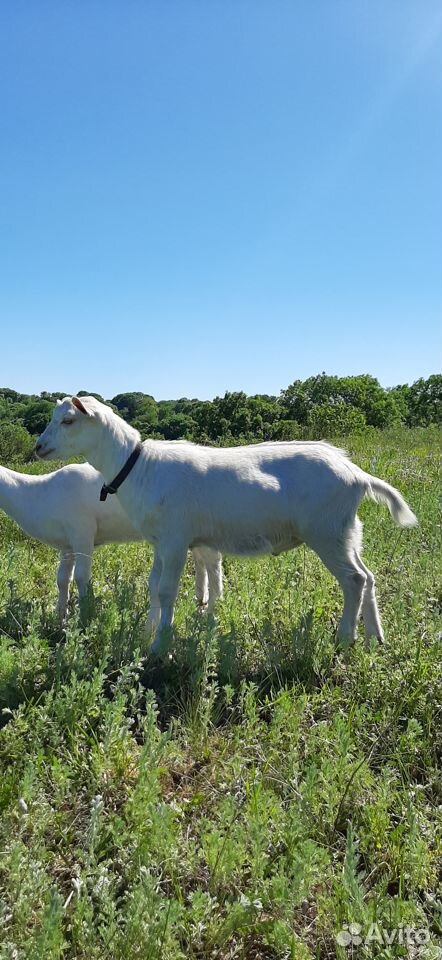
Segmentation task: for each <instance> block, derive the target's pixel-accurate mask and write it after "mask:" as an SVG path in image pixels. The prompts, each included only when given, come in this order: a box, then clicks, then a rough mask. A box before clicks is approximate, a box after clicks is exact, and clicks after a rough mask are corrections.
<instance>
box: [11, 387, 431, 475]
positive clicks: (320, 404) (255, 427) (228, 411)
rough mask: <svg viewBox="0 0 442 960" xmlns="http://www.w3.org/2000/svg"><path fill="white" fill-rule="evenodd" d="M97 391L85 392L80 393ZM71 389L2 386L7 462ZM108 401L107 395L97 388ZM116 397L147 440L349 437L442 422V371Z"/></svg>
mask: <svg viewBox="0 0 442 960" xmlns="http://www.w3.org/2000/svg"><path fill="white" fill-rule="evenodd" d="M89 392H90V391H87V390H80V391H79V396H82V395H83V396H84V395H87V394H88V393H89ZM65 395H66V394H65V393H64V392H55V393H49V392H46V391H44V392H43V393H41V394H40V395H39V396H37V395H34V394H24V393H18V392H17V391H16V390H12V389H10V388H8V387H3V388H0V460H1V461H2V462H3V463H7V462H8V461H13V460H15V461H20V460H26V459H27V458H28V457H29V456H30V454H31V451H32V447H33V445H34V441H35V437H36V436H38V435H39V434H40V433H41V431H42V430H43V429H44V427H45V426H46V424H47V423H48V421H49V419H50V417H51V415H52V410H53V406H54V403H55V401H56V400H57V399H59V398H62V397H64V396H65ZM94 396H96V397H97V398H98V399H99V400H103V399H104V398H103V397H101V396H100V395H99V394H94ZM106 402H108V403H110V404H111V405H112V406H113V407H114V409H115V410H116V411H117V412H118V413H120V414H121V416H122V417H124V419H125V420H127V421H128V422H129V423H131V424H132V426H134V427H135V428H136V429H137V430H139V431H140V434H141V436H142V438H143V439H144V438H146V437H153V438H157V439H164V440H180V439H186V440H194V441H197V442H199V443H212V444H221V445H228V444H236V443H242V442H249V443H250V442H256V441H262V440H298V439H320V438H327V437H342V436H345V435H346V434H349V433H352V432H354V431H362V430H364V429H366V428H367V427H375V428H377V429H381V430H382V429H385V428H386V427H391V426H394V425H396V424H404V425H405V426H409V427H413V426H428V425H430V424H441V423H442V375H439V374H435V375H433V376H431V377H428V378H427V379H422V378H421V379H419V380H416V381H415V383H413V384H411V385H408V384H401V385H399V386H396V387H391V388H389V389H385V388H384V387H382V386H381V385H380V383H379V382H378V380H376V378H375V377H372V376H370V375H369V374H362V375H360V376H354V377H334V376H329V375H328V374H325V373H321V374H319V375H318V376H315V377H308V379H307V380H294V382H293V383H291V384H290V386H288V387H287V388H286V389H285V390H282V391H281V393H280V394H279V396H271V395H268V394H264V393H259V394H255V395H253V396H248V395H247V394H246V393H244V392H243V391H238V392H233V393H232V392H227V393H225V394H224V396H223V397H215V399H214V400H197V399H188V398H187V397H182V398H181V399H179V400H155V399H154V397H152V396H151V395H150V394H147V393H142V392H139V391H135V392H128V393H118V394H117V395H116V396H115V397H112V399H111V400H107V401H106Z"/></svg>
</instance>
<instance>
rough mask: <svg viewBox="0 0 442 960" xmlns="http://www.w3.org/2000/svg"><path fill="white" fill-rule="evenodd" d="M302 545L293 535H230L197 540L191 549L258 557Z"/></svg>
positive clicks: (276, 553)
mask: <svg viewBox="0 0 442 960" xmlns="http://www.w3.org/2000/svg"><path fill="white" fill-rule="evenodd" d="M301 543H302V540H300V539H299V538H298V537H296V536H295V535H294V534H287V533H286V534H284V535H281V536H275V535H272V536H266V535H265V534H250V535H248V534H241V533H238V534H236V535H235V534H232V535H230V536H229V535H227V536H226V535H224V536H220V537H207V538H206V537H204V538H198V539H197V540H195V541H194V543H192V547H194V546H195V547H198V546H206V547H211V548H212V549H213V550H219V552H220V553H226V554H233V555H234V556H242V557H259V556H263V555H264V554H267V553H273V554H274V556H277V555H278V554H279V553H284V552H285V551H287V550H293V549H294V548H295V547H299V546H300V544H301Z"/></svg>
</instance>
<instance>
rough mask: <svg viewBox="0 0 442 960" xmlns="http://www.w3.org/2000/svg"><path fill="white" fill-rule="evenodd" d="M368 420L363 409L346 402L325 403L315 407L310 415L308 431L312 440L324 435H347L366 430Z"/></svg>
mask: <svg viewBox="0 0 442 960" xmlns="http://www.w3.org/2000/svg"><path fill="white" fill-rule="evenodd" d="M365 427H366V420H365V417H364V414H363V413H362V412H361V410H356V409H355V407H349V406H347V404H346V403H344V402H342V401H339V402H338V403H333V404H329V403H324V404H322V405H321V406H317V407H313V409H312V410H310V413H309V416H308V432H309V436H310V437H311V439H312V440H320V439H322V438H323V437H345V436H347V434H349V433H355V432H358V431H360V430H364V429H365Z"/></svg>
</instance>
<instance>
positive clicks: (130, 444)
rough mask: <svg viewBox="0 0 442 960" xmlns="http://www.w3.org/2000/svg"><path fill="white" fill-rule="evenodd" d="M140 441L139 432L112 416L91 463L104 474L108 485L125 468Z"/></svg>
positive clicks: (102, 431)
mask: <svg viewBox="0 0 442 960" xmlns="http://www.w3.org/2000/svg"><path fill="white" fill-rule="evenodd" d="M139 439H140V435H139V433H138V431H137V430H134V428H133V427H130V426H129V424H128V423H125V422H124V420H120V418H117V417H115V416H110V417H109V419H108V420H106V421H105V422H104V423H103V425H102V429H101V431H100V437H99V440H98V443H97V445H96V447H95V449H94V451H93V454H92V455H91V457H90V458H89V462H90V463H91V464H92V466H93V467H95V469H96V470H99V471H100V473H102V474H103V477H104V479H105V481H106V483H111V482H112V480H113V479H114V478H115V477H116V476H117V473H119V472H120V470H121V469H122V468H123V467H124V464H125V463H126V461H127V459H128V457H130V455H131V453H132V451H133V450H134V449H135V447H136V445H137V443H138V441H139Z"/></svg>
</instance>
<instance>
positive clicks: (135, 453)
mask: <svg viewBox="0 0 442 960" xmlns="http://www.w3.org/2000/svg"><path fill="white" fill-rule="evenodd" d="M142 449H143V444H142V443H141V442H140V441H138V443H137V445H136V447H135V449H134V450H132V453H131V455H130V457H128V459H127V460H126V463H125V464H124V467H123V469H122V470H120V472H119V473H117V476H116V477H115V478H114V480H112V483H104V484H103V486H102V488H101V493H100V500H105V499H106V497H107V495H108V493H116V492H117V490H118V487H121V484H122V483H123V480H125V479H126V477H127V475H128V474H129V473H130V471H131V470H132V467H133V465H134V464H135V463H136V462H137V460H138V457H139V456H140V453H141V451H142Z"/></svg>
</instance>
